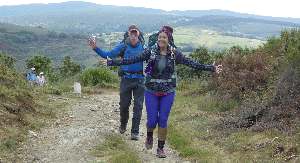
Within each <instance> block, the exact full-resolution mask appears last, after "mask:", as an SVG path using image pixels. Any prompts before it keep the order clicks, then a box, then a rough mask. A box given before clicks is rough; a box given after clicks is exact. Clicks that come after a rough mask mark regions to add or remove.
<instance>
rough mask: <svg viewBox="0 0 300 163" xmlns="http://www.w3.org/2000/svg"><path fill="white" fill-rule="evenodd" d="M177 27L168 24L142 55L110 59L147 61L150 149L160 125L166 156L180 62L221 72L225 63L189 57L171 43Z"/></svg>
mask: <svg viewBox="0 0 300 163" xmlns="http://www.w3.org/2000/svg"><path fill="white" fill-rule="evenodd" d="M172 33H173V29H172V28H171V27H169V26H164V27H162V28H161V30H160V31H159V35H158V39H157V41H156V44H155V45H154V46H153V47H151V48H149V49H146V50H145V51H144V52H143V53H142V54H141V55H139V56H135V57H131V58H129V59H126V58H124V59H118V60H117V59H113V60H109V61H108V65H110V66H119V65H128V64H133V63H139V62H143V61H146V62H147V67H146V70H145V73H146V78H145V81H146V82H145V86H146V91H145V103H146V111H147V138H146V141H145V146H146V148H147V149H152V147H153V130H154V129H155V128H156V126H157V125H158V148H157V157H159V158H164V157H166V154H165V152H164V145H165V140H166V137H167V122H168V117H169V113H170V111H171V107H172V105H173V102H174V98H175V89H176V79H177V77H176V70H175V69H176V68H175V65H176V64H184V65H187V66H190V67H192V68H194V69H197V70H204V71H212V72H216V73H220V72H221V71H222V69H221V67H222V66H221V65H217V66H215V65H214V64H213V65H204V64H200V63H197V62H195V61H192V60H191V59H189V58H187V57H185V56H184V55H183V54H182V53H181V52H180V51H179V50H177V49H176V48H174V47H173V46H171V45H172V44H173V45H174V43H172V42H171V40H173V36H172Z"/></svg>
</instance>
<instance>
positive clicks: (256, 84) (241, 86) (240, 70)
mask: <svg viewBox="0 0 300 163" xmlns="http://www.w3.org/2000/svg"><path fill="white" fill-rule="evenodd" d="M269 60H270V57H269V55H268V54H266V53H264V52H261V51H254V52H252V51H249V50H247V49H246V50H244V49H237V48H235V47H233V48H231V49H230V50H228V52H227V54H225V55H224V57H223V59H222V60H221V61H220V64H222V65H223V72H222V73H221V74H220V75H219V76H217V77H215V78H213V81H212V82H211V83H210V84H211V85H210V87H211V88H215V89H216V90H217V91H218V93H219V94H221V95H223V96H227V97H228V98H234V99H237V100H242V99H243V97H245V96H246V95H247V94H248V93H249V92H251V91H259V90H262V89H264V88H265V87H266V86H267V84H268V78H269V77H270V74H271V72H272V66H271V65H270V64H269Z"/></svg>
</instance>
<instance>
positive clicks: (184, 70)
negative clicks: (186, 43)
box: [177, 47, 213, 79]
mask: <svg viewBox="0 0 300 163" xmlns="http://www.w3.org/2000/svg"><path fill="white" fill-rule="evenodd" d="M190 57H191V58H192V59H193V60H195V61H197V62H199V63H202V64H211V63H212V60H213V56H212V54H211V53H210V52H209V51H208V50H207V48H205V47H199V48H197V49H196V50H195V51H194V52H193V53H191V55H190ZM177 73H178V75H179V77H180V78H185V79H187V78H188V79H190V78H202V77H207V74H208V73H207V72H204V71H198V70H195V69H192V68H189V67H186V66H184V65H179V66H178V68H177Z"/></svg>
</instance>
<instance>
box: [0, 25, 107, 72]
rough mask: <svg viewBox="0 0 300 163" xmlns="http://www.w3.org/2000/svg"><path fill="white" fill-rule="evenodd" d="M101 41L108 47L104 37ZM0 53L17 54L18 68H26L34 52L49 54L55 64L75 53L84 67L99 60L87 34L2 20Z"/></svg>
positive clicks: (74, 57) (15, 55)
mask: <svg viewBox="0 0 300 163" xmlns="http://www.w3.org/2000/svg"><path fill="white" fill-rule="evenodd" d="M98 42H99V45H100V46H106V44H104V43H103V41H102V40H98ZM0 52H3V53H6V54H8V55H11V56H13V57H14V58H15V59H16V60H17V63H18V64H17V68H18V69H24V68H25V67H24V66H25V61H26V59H28V58H29V57H30V56H33V55H45V56H47V57H49V58H51V59H52V60H53V61H54V65H57V64H59V63H60V62H61V61H62V60H63V58H64V57H65V56H71V57H72V58H73V59H74V60H75V61H77V62H78V63H80V64H81V65H84V66H92V65H93V64H96V63H97V60H98V57H97V56H96V55H95V53H94V52H93V51H92V50H91V49H90V48H89V47H88V45H87V39H86V36H83V35H79V34H66V33H58V32H54V31H48V30H46V29H42V28H33V27H22V26H16V25H11V24H4V23H0Z"/></svg>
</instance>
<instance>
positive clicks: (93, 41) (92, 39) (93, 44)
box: [88, 37, 97, 49]
mask: <svg viewBox="0 0 300 163" xmlns="http://www.w3.org/2000/svg"><path fill="white" fill-rule="evenodd" d="M88 43H89V45H90V47H91V48H93V49H96V48H97V42H96V37H90V38H89V39H88Z"/></svg>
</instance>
